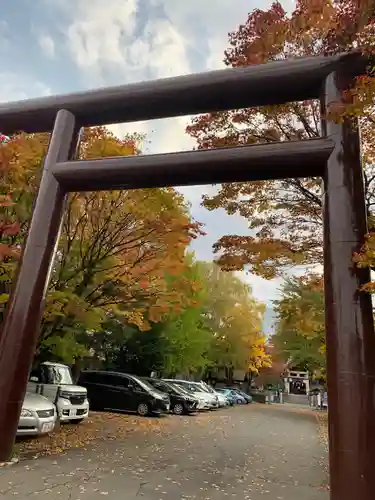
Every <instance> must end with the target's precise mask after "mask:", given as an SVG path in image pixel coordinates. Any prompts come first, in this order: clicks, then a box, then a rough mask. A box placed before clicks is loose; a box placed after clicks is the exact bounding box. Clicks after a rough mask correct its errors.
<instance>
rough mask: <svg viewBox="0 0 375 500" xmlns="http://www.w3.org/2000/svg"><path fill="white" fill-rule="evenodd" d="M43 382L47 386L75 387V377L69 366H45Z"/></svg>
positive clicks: (43, 367)
mask: <svg viewBox="0 0 375 500" xmlns="http://www.w3.org/2000/svg"><path fill="white" fill-rule="evenodd" d="M42 379H43V380H42V382H43V383H45V384H63V385H73V377H72V373H71V371H70V368H69V367H68V366H59V365H43V366H42Z"/></svg>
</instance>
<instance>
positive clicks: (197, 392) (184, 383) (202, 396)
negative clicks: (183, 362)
mask: <svg viewBox="0 0 375 500" xmlns="http://www.w3.org/2000/svg"><path fill="white" fill-rule="evenodd" d="M165 381H166V382H173V383H174V384H177V385H178V386H180V387H182V388H184V389H185V390H186V391H188V392H190V393H191V394H194V396H195V397H196V398H198V399H199V401H200V402H201V406H202V407H201V408H200V409H202V410H211V409H213V408H218V407H219V402H218V398H217V396H215V395H212V394H210V393H209V392H208V391H207V390H205V388H204V387H203V386H202V385H201V384H200V382H191V381H190V380H175V379H165ZM198 409H199V408H198Z"/></svg>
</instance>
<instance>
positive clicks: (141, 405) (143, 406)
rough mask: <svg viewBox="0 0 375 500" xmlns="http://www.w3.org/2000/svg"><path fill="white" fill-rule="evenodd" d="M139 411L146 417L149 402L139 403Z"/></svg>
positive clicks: (141, 415)
mask: <svg viewBox="0 0 375 500" xmlns="http://www.w3.org/2000/svg"><path fill="white" fill-rule="evenodd" d="M137 413H138V415H139V416H140V417H146V416H147V415H148V414H149V409H148V404H147V403H139V405H138V408H137Z"/></svg>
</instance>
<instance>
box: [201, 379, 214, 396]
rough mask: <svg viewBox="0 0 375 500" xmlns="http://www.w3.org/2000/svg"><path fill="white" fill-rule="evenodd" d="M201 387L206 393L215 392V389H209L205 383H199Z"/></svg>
mask: <svg viewBox="0 0 375 500" xmlns="http://www.w3.org/2000/svg"><path fill="white" fill-rule="evenodd" d="M201 385H202V387H203V388H204V389H206V391H207V392H209V393H211V394H213V393H214V392H215V389H213V387H211V386H210V385H208V384H206V383H205V382H202V383H201Z"/></svg>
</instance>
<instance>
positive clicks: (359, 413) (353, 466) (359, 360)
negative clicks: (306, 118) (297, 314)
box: [324, 72, 375, 500]
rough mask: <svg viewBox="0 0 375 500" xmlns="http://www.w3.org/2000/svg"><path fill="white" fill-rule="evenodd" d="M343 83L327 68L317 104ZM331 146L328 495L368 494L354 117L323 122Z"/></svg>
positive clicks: (361, 202) (372, 367)
mask: <svg viewBox="0 0 375 500" xmlns="http://www.w3.org/2000/svg"><path fill="white" fill-rule="evenodd" d="M350 83H351V81H350V78H348V74H347V73H345V72H335V73H333V74H331V75H330V76H329V77H328V79H327V82H326V85H325V104H324V107H325V108H327V109H328V107H329V105H330V104H331V103H333V102H339V101H340V100H341V99H342V92H343V91H344V90H346V89H347V88H348V87H349V84H350ZM326 130H327V134H328V136H329V137H330V138H331V139H332V140H333V141H334V142H335V149H334V151H333V153H332V155H331V156H330V158H329V160H328V164H327V170H326V175H325V178H324V181H325V182H324V187H325V192H324V278H325V313H326V334H327V374H328V402H329V454H330V480H331V497H330V498H331V500H353V499H354V498H356V499H358V500H373V499H374V498H375V474H374V457H375V335H374V323H373V311H372V303H371V297H370V295H369V294H367V293H364V292H361V291H360V289H361V286H362V285H363V284H365V283H368V282H369V281H370V273H369V271H368V270H367V269H358V268H357V267H356V266H355V264H354V263H353V253H354V252H355V251H358V250H359V249H360V247H361V245H362V244H363V243H364V240H365V234H366V232H367V226H366V207H365V197H364V184H363V172H362V163H361V151H360V140H359V132H358V124H357V123H356V121H355V120H349V119H346V120H344V122H343V123H339V124H336V123H333V122H327V126H326Z"/></svg>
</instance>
